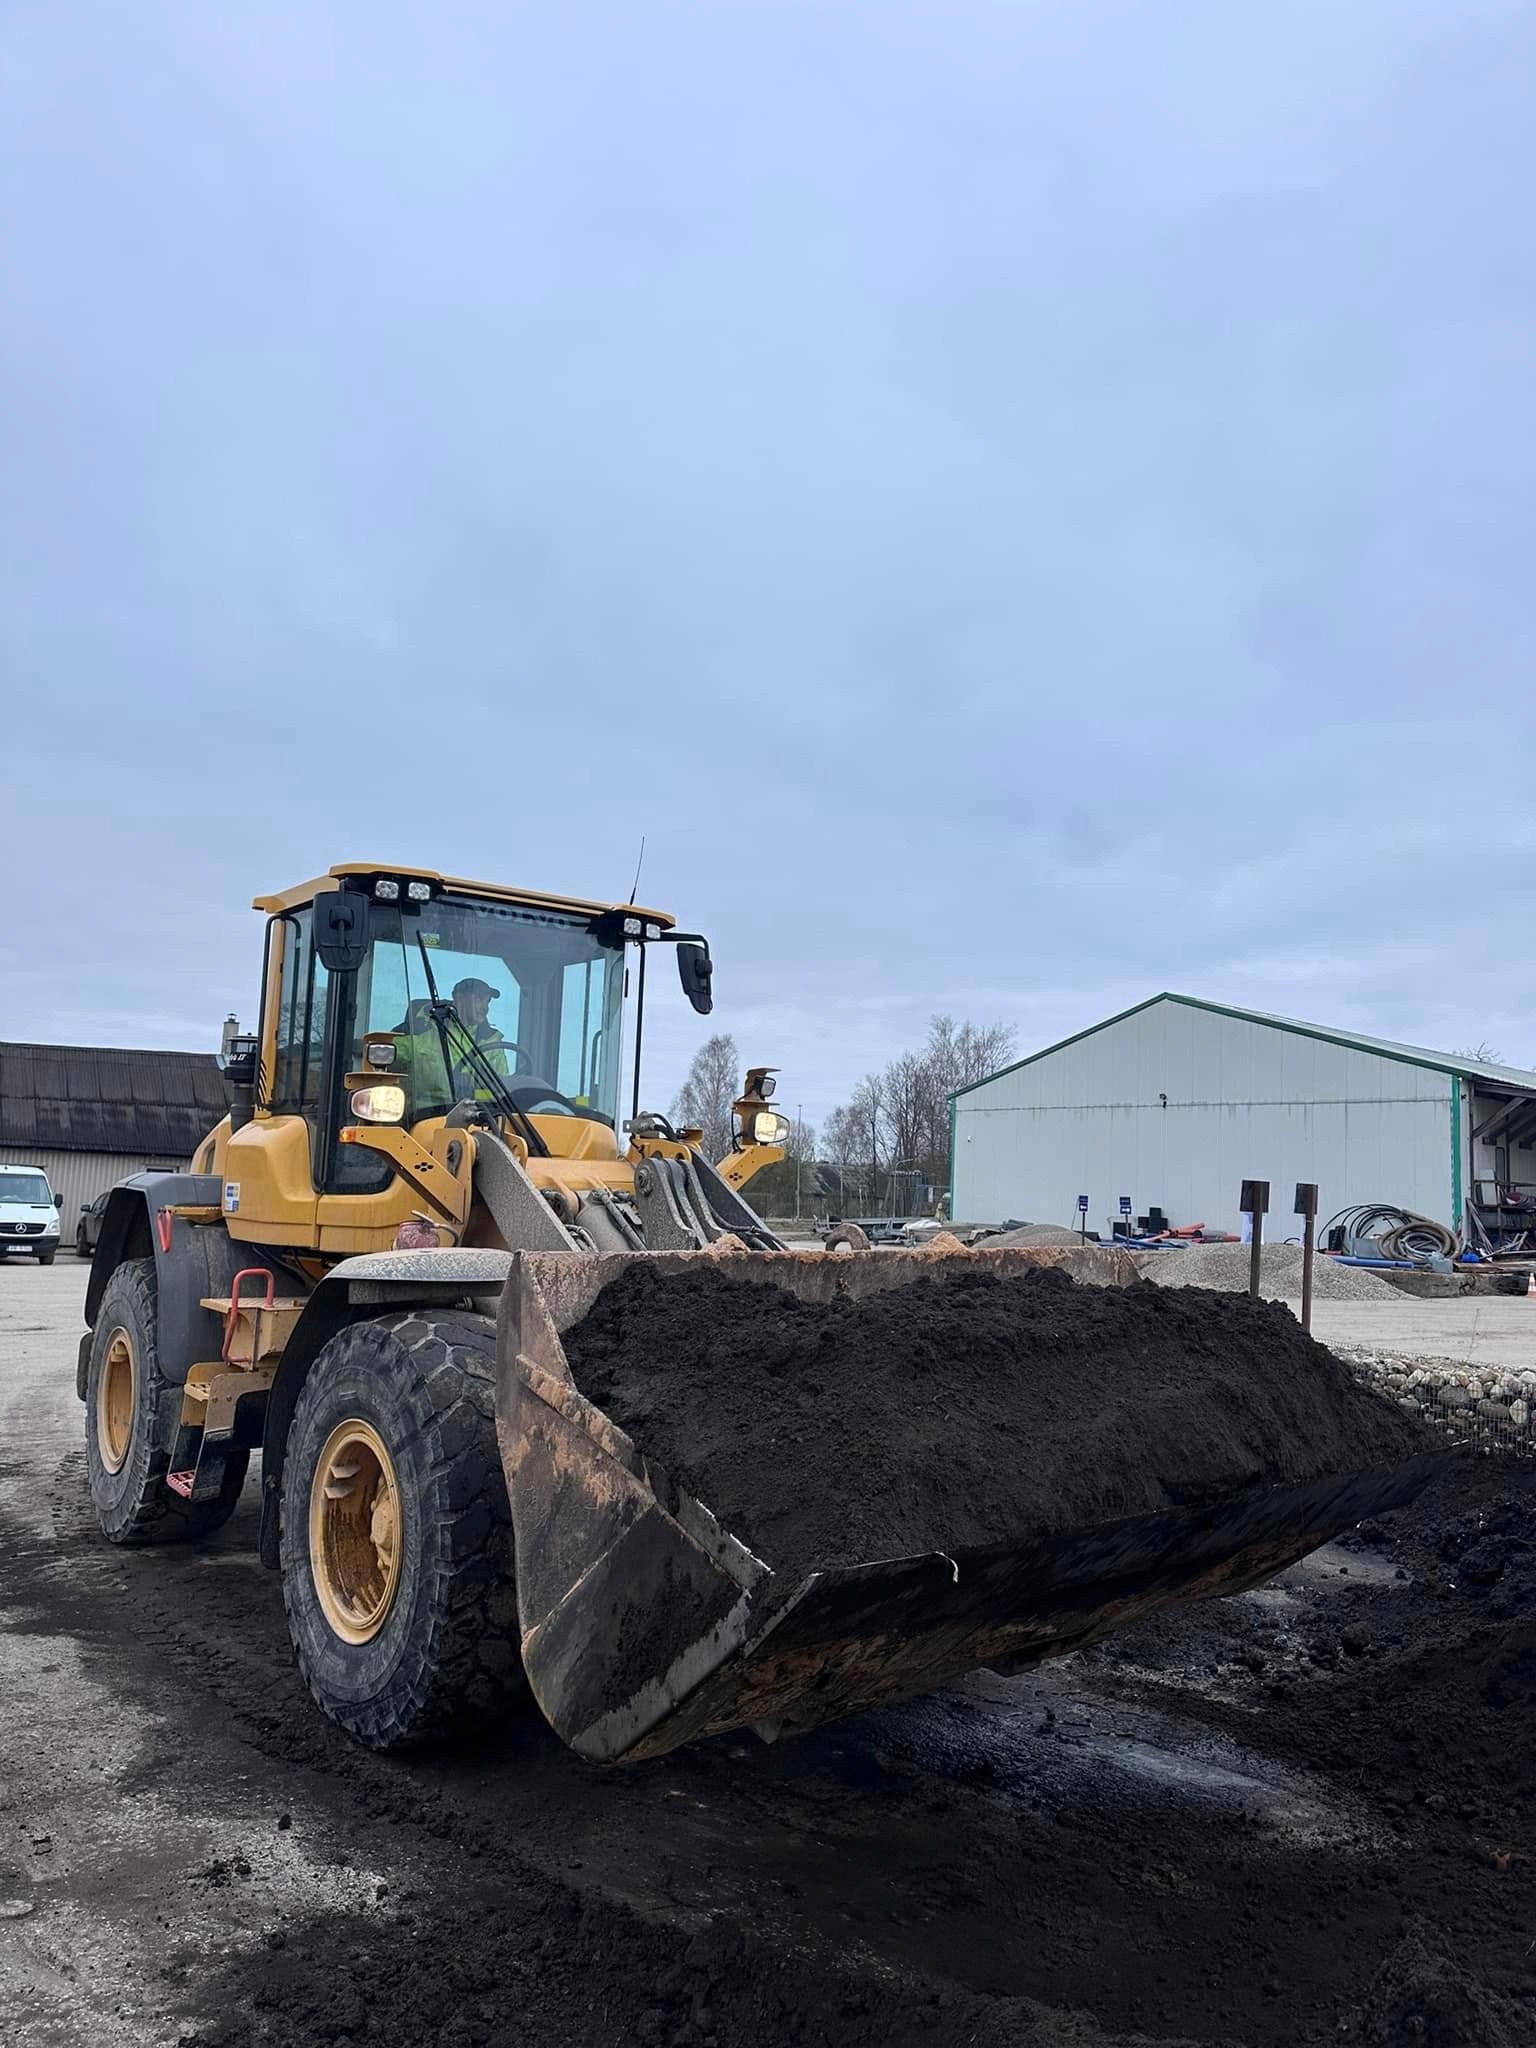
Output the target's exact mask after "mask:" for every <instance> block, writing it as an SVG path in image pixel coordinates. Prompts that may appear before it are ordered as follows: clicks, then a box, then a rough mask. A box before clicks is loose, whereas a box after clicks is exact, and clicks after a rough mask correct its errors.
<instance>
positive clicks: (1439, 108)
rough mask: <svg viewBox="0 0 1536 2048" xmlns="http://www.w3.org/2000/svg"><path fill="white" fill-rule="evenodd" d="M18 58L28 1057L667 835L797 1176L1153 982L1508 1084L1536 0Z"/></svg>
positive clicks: (86, 40)
mask: <svg viewBox="0 0 1536 2048" xmlns="http://www.w3.org/2000/svg"><path fill="white" fill-rule="evenodd" d="M4 17H5V18H4V27H3V35H0V176H3V186H0V237H3V243H0V253H3V271H4V284H3V288H0V376H3V396H0V407H3V420H0V441H3V447H0V636H3V637H0V654H3V665H4V687H3V695H0V787H3V805H0V818H3V820H4V823H3V827H0V841H3V846H4V853H5V859H4V868H5V871H6V874H7V878H8V879H7V881H6V882H5V883H4V884H0V993H3V999H0V1037H21V1038H28V1037H37V1038H43V1039H61V1040H73V1041H84V1042H88V1043H107V1044H124V1045H211V1044H213V1043H215V1042H216V1035H217V1028H218V1023H219V1020H220V1019H221V1018H222V1017H223V1015H224V1013H225V1011H226V1010H228V1009H230V1008H231V1007H233V1008H236V1009H238V1010H240V1011H241V1012H242V1013H243V1014H245V1015H246V1016H247V1017H249V1016H251V1015H252V1013H253V1011H254V1004H255V990H256V981H257V975H258V959H257V954H258V943H259V938H260V930H261V926H260V921H259V919H258V918H257V917H256V916H255V915H254V914H253V913H252V912H251V911H250V910H249V909H248V908H247V907H246V906H247V904H248V902H249V899H250V897H251V895H252V894H253V893H254V892H255V891H256V890H258V889H267V888H271V887H274V886H277V885H281V884H284V883H287V882H290V881H294V880H297V879H300V878H302V877H305V876H307V875H309V874H312V873H315V872H318V871H320V870H322V869H323V868H325V867H326V866H328V865H329V864H330V863H331V862H332V861H334V860H342V859H362V858H366V859H372V858H375V857H378V858H394V859H397V860H402V861H407V862H414V863H417V864H420V865H423V866H435V867H439V868H442V869H445V870H447V871H450V872H458V873H464V874H471V875H484V876H487V877H495V878H499V879H503V880H507V881H521V882H526V883H528V884H529V885H531V886H533V887H537V888H542V889H549V890H570V891H572V892H575V893H579V894H584V895H590V896H601V897H608V896H610V895H612V896H619V897H623V896H625V895H627V893H628V891H629V886H630V882H631V879H632V876H633V873H634V867H635V858H636V853H637V850H638V846H639V841H640V837H641V834H642V833H644V834H645V835H646V838H647V842H648V851H647V854H646V862H645V873H644V877H643V880H642V886H641V897H642V900H649V901H651V902H655V903H659V904H661V905H663V906H665V907H667V908H670V909H672V910H674V911H676V912H677V914H678V915H679V917H680V918H682V919H683V920H684V921H685V922H686V923H687V924H689V925H693V926H698V927H702V928H703V929H704V930H705V931H707V932H708V933H709V934H710V935H711V936H712V938H713V941H714V947H715V954H716V962H717V970H718V971H717V989H718V998H719V1000H718V1008H717V1013H716V1018H715V1020H713V1021H714V1022H717V1023H718V1024H719V1025H720V1026H721V1027H723V1028H725V1029H728V1030H731V1031H733V1032H734V1033H735V1035H736V1037H737V1039H738V1041H739V1043H740V1046H741V1049H742V1052H743V1054H744V1055H746V1056H749V1057H751V1058H754V1059H758V1060H764V1061H775V1062H777V1063H778V1064H779V1065H781V1066H782V1068H783V1069H784V1074H785V1078H784V1083H783V1093H784V1096H785V1098H786V1100H787V1101H788V1102H789V1103H791V1104H793V1103H795V1102H796V1101H802V1102H803V1103H804V1105H805V1108H806V1113H807V1114H808V1115H810V1116H813V1117H816V1118H818V1119H819V1118H820V1117H821V1116H822V1115H823V1114H824V1113H825V1111H826V1110H827V1108H828V1107H829V1106H830V1105H831V1104H832V1103H833V1102H834V1101H835V1100H836V1099H838V1097H839V1096H840V1095H841V1094H842V1093H843V1092H844V1091H845V1089H846V1087H847V1085H848V1083H849V1082H850V1081H851V1080H852V1079H853V1078H854V1077H855V1076H856V1075H857V1073H858V1072H859V1071H860V1070H861V1069H863V1068H864V1067H866V1066H869V1065H872V1064H876V1063H879V1062H881V1061H883V1060H884V1059H885V1058H887V1057H889V1056H890V1055H891V1054H892V1053H893V1052H895V1051H897V1050H899V1049H900V1048H901V1047H902V1046H903V1045H904V1044H905V1043H907V1042H910V1041H911V1040H913V1039H914V1038H916V1037H917V1036H919V1035H920V1034H921V1032H922V1030H923V1027H924V1023H925V1020H926V1019H927V1017H928V1016H929V1015H930V1013H932V1012H934V1011H938V1010H948V1011H952V1012H954V1013H955V1014H957V1015H960V1016H965V1015H969V1016H972V1017H975V1018H977V1019H980V1020H990V1019H993V1018H1005V1019H1007V1020H1009V1021H1010V1022H1012V1023H1014V1024H1015V1025H1016V1026H1017V1028H1018V1032H1019V1042H1020V1047H1021V1050H1023V1049H1033V1048H1035V1047H1037V1046H1039V1045H1042V1044H1045V1043H1048V1042H1049V1041H1051V1040H1052V1039H1054V1038H1056V1037H1059V1036H1061V1035H1063V1034H1064V1033H1066V1032H1068V1031H1071V1030H1075V1029H1077V1028H1080V1027H1081V1026H1083V1025H1085V1024H1087V1023H1090V1022H1092V1021H1094V1020H1095V1019H1097V1018H1099V1017H1102V1016H1104V1015H1107V1014H1109V1013H1110V1012H1111V1011H1113V1010H1116V1009H1119V1008H1121V1007H1124V1006H1125V1005H1126V1004H1127V1003H1130V1002H1134V1001H1137V1000H1139V999H1141V998H1142V997H1144V996H1146V995H1148V994H1150V993H1152V992H1153V991H1154V990H1157V989H1160V988H1174V989H1179V990H1183V991H1186V992H1189V993H1192V994H1196V995H1201V996H1206V997H1210V998H1213V999H1215V1000H1218V1001H1227V1002H1235V1003H1240V1004H1252V1005H1256V1006H1259V1007H1262V1008H1269V1009H1277V1010H1282V1011H1286V1012H1289V1013H1290V1014H1293V1015H1299V1016H1302V1017H1307V1018H1311V1019H1314V1020H1317V1021H1319V1022H1323V1023H1327V1024H1334V1025H1340V1026H1349V1025H1353V1026H1356V1027H1358V1028H1363V1029H1367V1030H1371V1031H1377V1032H1381V1033H1385V1034H1388V1035H1390V1036H1394V1037H1402V1038H1409V1039H1413V1040H1417V1041H1419V1042H1421V1043H1427V1044H1431V1045H1447V1044H1465V1043H1468V1042H1471V1041H1475V1040H1478V1039H1487V1040H1488V1041H1489V1042H1490V1043H1491V1044H1492V1045H1493V1046H1494V1047H1495V1048H1496V1049H1497V1051H1498V1052H1500V1053H1501V1054H1502V1056H1503V1057H1504V1058H1505V1059H1507V1060H1512V1061H1519V1062H1531V1063H1536V965H1533V960H1532V956H1533V950H1536V948H1533V943H1532V939H1531V929H1530V928H1531V920H1530V916H1529V912H1528V908H1527V906H1528V905H1529V903H1530V900H1531V894H1530V892H1531V883H1532V879H1533V876H1536V805H1533V773H1536V746H1533V742H1532V730H1533V728H1532V697H1531V677H1532V667H1533V662H1532V657H1533V652H1536V649H1533V632H1532V623H1531V618H1532V612H1531V606H1532V594H1531V593H1532V566H1531V556H1532V543H1533V538H1536V503H1533V498H1536V483H1533V474H1536V465H1533V454H1536V336H1533V331H1532V330H1533V314H1536V235H1533V231H1532V193H1533V191H1536V123H1533V122H1532V119H1531V108H1532V91H1533V85H1532V81H1533V78H1536V10H1533V9H1532V8H1531V7H1530V5H1529V4H1527V0H1509V4H1501V0H1455V4H1453V5H1448V4H1447V0H1346V4H1340V0H1285V4H1283V5H1281V4H1269V5H1264V4H1251V5H1238V4H1233V0H1197V4H1190V0H1159V4H1156V5H1150V6H1149V5H1147V4H1145V0H1073V4H1072V5H1070V6H1064V5H1062V4H1060V0H1034V4H1029V0H996V4H986V0H928V4H922V5H919V4H906V5H903V4H899V0H696V4H687V5H685V4H677V5H663V4H658V0H562V4H561V5H559V6H544V7H532V6H526V5H517V4H512V0H460V4H458V5H456V6H453V7H447V8H444V7H431V6H428V5H425V4H422V5H420V6H410V5H405V4H403V0H325V4H324V5H319V6H317V5H315V4H314V0H228V4H221V5H210V4H209V0H153V4H151V5H141V6H137V7H125V6H123V5H121V4H118V0H111V4H91V0H67V4H63V0H9V4H8V5H7V6H6V8H5V10H4ZM667 986H668V990H669V994H668V999H667V1002H666V1004H665V1006H661V1005H658V1010H657V1014H656V1017H655V1020H654V1030H653V1031H652V1032H651V1033H650V1034H649V1046H650V1048H651V1050H652V1055H653V1056H652V1058H651V1059H650V1060H649V1061H648V1071H649V1072H650V1073H651V1074H652V1076H653V1077H654V1082H655V1085H653V1086H652V1087H650V1088H648V1089H647V1091H646V1093H647V1095H648V1096H650V1097H652V1098H653V1099H660V1098H663V1097H664V1096H666V1095H667V1094H669V1093H670V1091H671V1088H672V1086H673V1085H674V1084H675V1081H676V1079H677V1078H678V1077H679V1076H680V1072H681V1069H682V1066H683V1065H684V1063H685V1062H686V1058H687V1056H688V1053H689V1051H690V1050H691V1048H692V1047H693V1046H694V1045H695V1044H696V1043H697V1041H698V1039H699V1038H700V1037H701V1036H702V1034H703V1032H704V1030H705V1029H707V1028H708V1027H707V1026H705V1025H704V1024H703V1022H702V1020H698V1019H696V1018H694V1017H693V1015H692V1013H691V1012H689V1011H688V1010H686V1009H685V1008H684V1007H683V1005H682V1004H681V1001H680V999H679V998H677V997H676V996H675V995H674V994H672V993H671V984H670V982H669V983H668V984H667Z"/></svg>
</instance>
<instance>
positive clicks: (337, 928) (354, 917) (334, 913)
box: [311, 889, 369, 974]
mask: <svg viewBox="0 0 1536 2048" xmlns="http://www.w3.org/2000/svg"><path fill="white" fill-rule="evenodd" d="M368 902H369V899H368V898H367V897H366V896H358V895H355V894H354V893H353V892H352V891H351V890H347V889H332V890H330V891H329V892H328V893H327V894H325V895H324V896H317V897H316V898H315V904H314V923H313V925H312V927H311V929H312V931H313V933H314V940H315V951H316V953H317V954H318V955H319V957H320V965H321V966H322V967H323V968H324V969H325V971H326V973H327V974H356V972H357V970H358V969H359V967H361V966H362V964H363V962H364V961H365V960H366V959H367V957H368Z"/></svg>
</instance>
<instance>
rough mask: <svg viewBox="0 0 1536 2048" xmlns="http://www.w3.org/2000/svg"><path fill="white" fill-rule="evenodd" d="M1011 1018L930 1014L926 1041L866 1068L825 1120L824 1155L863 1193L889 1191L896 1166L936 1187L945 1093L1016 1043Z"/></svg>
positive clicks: (945, 1132)
mask: <svg viewBox="0 0 1536 2048" xmlns="http://www.w3.org/2000/svg"><path fill="white" fill-rule="evenodd" d="M1014 1037H1015V1034H1014V1030H1013V1026H1012V1025H1011V1024H972V1023H969V1022H966V1023H964V1024H958V1025H957V1024H956V1022H955V1020H954V1018H953V1017H934V1018H933V1019H931V1020H930V1022H929V1026H928V1037H927V1041H926V1043H925V1044H924V1045H923V1046H922V1047H921V1048H920V1049H919V1050H918V1051H916V1052H904V1053H902V1054H900V1055H899V1056H898V1057H897V1058H896V1059H894V1060H892V1061H891V1063H890V1065H889V1066H887V1067H886V1068H885V1070H884V1071H883V1072H882V1073H879V1074H866V1075H865V1076H864V1078H863V1080H861V1081H860V1082H859V1083H858V1085H857V1086H856V1087H855V1089H854V1091H853V1093H852V1095H851V1096H850V1097H849V1099H848V1101H847V1102H846V1103H845V1104H844V1105H843V1107H842V1108H840V1109H836V1110H834V1111H833V1112H832V1115H831V1116H830V1117H829V1118H828V1119H827V1122H826V1125H825V1128H824V1132H823V1136H824V1140H825V1151H826V1156H827V1158H828V1159H829V1160H830V1161H831V1162H832V1163H833V1164H834V1165H837V1166H841V1167H843V1168H845V1170H847V1172H848V1173H849V1175H850V1177H851V1176H852V1175H853V1173H855V1172H857V1173H859V1174H860V1176H861V1178H864V1179H866V1181H867V1187H868V1198H869V1199H870V1200H871V1201H874V1200H877V1199H878V1198H879V1191H880V1185H881V1179H882V1176H884V1177H885V1181H886V1187H887V1190H888V1189H889V1176H890V1175H891V1174H892V1173H893V1172H903V1173H917V1174H920V1175H921V1176H922V1178H923V1179H924V1180H926V1181H928V1182H930V1183H931V1184H933V1185H935V1186H939V1185H942V1184H943V1183H944V1181H945V1180H946V1179H947V1177H948V1173H949V1098H950V1096H951V1095H953V1093H954V1092H955V1090H956V1089H957V1088H965V1087H968V1086H969V1085H970V1084H971V1082H973V1081H980V1080H983V1079H984V1078H985V1077H986V1076H987V1075H988V1074H990V1073H993V1072H994V1071H995V1070H996V1069H997V1068H998V1067H1000V1066H1003V1065H1004V1064H1005V1063H1006V1062H1007V1060H1008V1058H1009V1056H1010V1054H1011V1053H1012V1051H1013V1047H1014Z"/></svg>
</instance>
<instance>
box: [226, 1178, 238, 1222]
mask: <svg viewBox="0 0 1536 2048" xmlns="http://www.w3.org/2000/svg"><path fill="white" fill-rule="evenodd" d="M239 1208H240V1183H239V1181H237V1180H227V1181H225V1183H224V1214H225V1215H226V1216H234V1215H236V1214H238V1212H239Z"/></svg>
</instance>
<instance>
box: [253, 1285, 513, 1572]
mask: <svg viewBox="0 0 1536 2048" xmlns="http://www.w3.org/2000/svg"><path fill="white" fill-rule="evenodd" d="M511 1268H512V1254H511V1253H510V1252H499V1251H489V1250H485V1251H477V1250H473V1249H469V1250H466V1249H464V1248H463V1247H462V1246H460V1247H454V1248H451V1249H448V1250H444V1251H420V1252H363V1253H360V1254H359V1255H358V1256H357V1257H356V1258H352V1259H342V1260H340V1261H338V1263H337V1264H336V1265H334V1266H333V1267H332V1268H331V1270H330V1272H329V1273H327V1274H326V1276H325V1278H324V1279H323V1280H322V1281H320V1283H319V1284H318V1285H317V1286H316V1288H315V1290H314V1292H313V1294H311V1295H310V1297H309V1300H308V1301H307V1302H306V1303H305V1304H304V1309H303V1313H302V1314H301V1315H300V1317H299V1320H298V1321H297V1322H296V1323H295V1324H294V1326H293V1333H292V1335H291V1336H290V1337H289V1339H288V1342H287V1344H286V1345H285V1346H284V1347H283V1356H282V1362H281V1364H280V1365H279V1366H278V1368H277V1377H276V1378H275V1379H274V1380H273V1382H272V1390H271V1392H270V1393H269V1394H268V1396H267V1413H266V1420H265V1423H264V1425H263V1428H262V1437H261V1537H260V1544H259V1548H260V1555H261V1561H262V1563H263V1564H264V1565H267V1566H268V1567H269V1568H271V1569H272V1570H274V1571H275V1570H276V1569H277V1566H278V1562H279V1559H278V1534H279V1511H280V1507H281V1503H282V1486H283V1460H284V1458H285V1457H286V1455H287V1449H288V1428H289V1424H290V1423H291V1422H292V1421H293V1411H294V1409H295V1408H296V1407H297V1406H298V1402H299V1393H300V1390H301V1389H302V1387H303V1385H304V1382H305V1379H306V1378H307V1377H308V1375H309V1368H310V1367H311V1366H312V1365H313V1364H314V1362H315V1360H316V1358H318V1357H319V1355H320V1352H321V1351H322V1350H323V1348H324V1347H325V1345H326V1343H327V1341H328V1340H329V1339H330V1338H332V1337H334V1336H335V1334H336V1332H337V1331H338V1330H341V1329H344V1328H345V1327H346V1325H347V1324H348V1323H360V1322H366V1321H368V1320H369V1319H370V1318H373V1317H377V1316H381V1315H389V1314H396V1313H398V1312H399V1311H400V1310H401V1309H403V1308H410V1307H411V1306H412V1305H413V1304H416V1305H418V1306H420V1307H423V1308H426V1307H436V1308H443V1307H446V1306H449V1305H451V1304H453V1303H455V1302H464V1303H467V1304H468V1305H469V1306H470V1307H472V1308H474V1309H476V1310H478V1311H480V1312H481V1313H483V1314H490V1315H494V1314H495V1313H496V1304H497V1302H498V1301H499V1300H500V1298H501V1291H502V1288H503V1287H504V1286H505V1284H506V1278H507V1274H508V1273H509V1272H510V1271H511Z"/></svg>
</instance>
